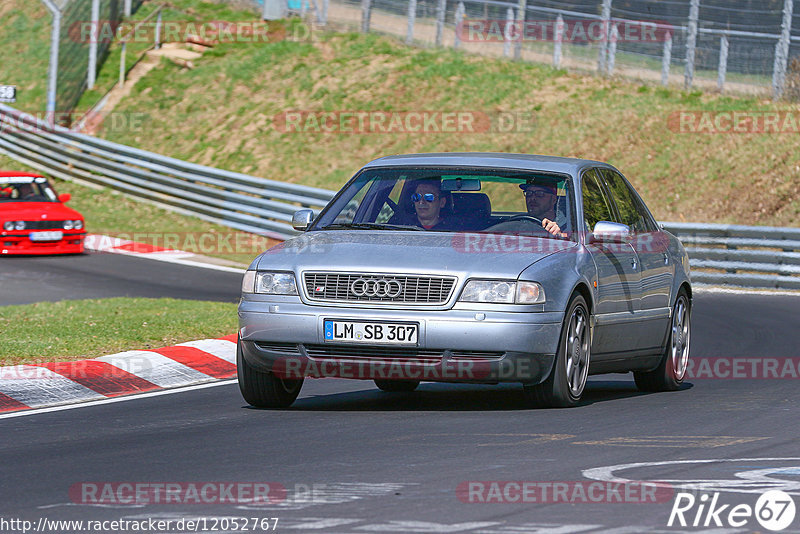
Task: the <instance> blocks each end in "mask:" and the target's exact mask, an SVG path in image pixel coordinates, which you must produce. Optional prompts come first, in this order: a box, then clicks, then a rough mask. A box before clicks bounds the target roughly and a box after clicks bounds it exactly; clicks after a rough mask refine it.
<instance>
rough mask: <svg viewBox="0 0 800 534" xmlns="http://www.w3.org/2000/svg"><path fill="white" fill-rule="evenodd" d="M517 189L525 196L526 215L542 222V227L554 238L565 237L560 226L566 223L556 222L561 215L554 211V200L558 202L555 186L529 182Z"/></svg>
mask: <svg viewBox="0 0 800 534" xmlns="http://www.w3.org/2000/svg"><path fill="white" fill-rule="evenodd" d="M519 188H520V189H522V193H523V194H524V195H525V206H526V208H527V209H528V215H530V216H531V217H535V218H537V219H539V220H540V221H542V227H544V229H545V230H547V231H548V232H550V233H551V234H553V235H554V236H557V237H567V234H566V233H564V232H562V231H561V226H563V225H565V224H566V222H565V221H560V222H561V224H559V222H557V221H559V218H560V217H561V214H560V213H559V212H558V211H557V210H556V200H558V192H557V189H556V185H555V184H554V183H550V182H529V183H525V184H521V185H520V186H519Z"/></svg>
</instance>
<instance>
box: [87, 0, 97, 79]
mask: <svg viewBox="0 0 800 534" xmlns="http://www.w3.org/2000/svg"><path fill="white" fill-rule="evenodd" d="M99 38H100V0H92V32H91V37H90V38H89V39H90V41H89V72H88V74H87V76H86V85H87V86H88V87H89V89H94V82H95V80H96V79H97V40H98V39H99Z"/></svg>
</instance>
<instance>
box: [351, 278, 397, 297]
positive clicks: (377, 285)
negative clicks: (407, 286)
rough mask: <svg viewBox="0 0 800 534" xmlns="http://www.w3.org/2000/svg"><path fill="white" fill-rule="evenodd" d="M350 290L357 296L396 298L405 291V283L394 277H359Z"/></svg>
mask: <svg viewBox="0 0 800 534" xmlns="http://www.w3.org/2000/svg"><path fill="white" fill-rule="evenodd" d="M350 292H351V293H352V294H353V295H355V296H356V297H381V298H385V297H388V298H395V297H398V296H399V295H400V293H402V292H403V284H401V283H400V281H399V280H395V279H394V278H357V279H355V280H353V283H352V284H350Z"/></svg>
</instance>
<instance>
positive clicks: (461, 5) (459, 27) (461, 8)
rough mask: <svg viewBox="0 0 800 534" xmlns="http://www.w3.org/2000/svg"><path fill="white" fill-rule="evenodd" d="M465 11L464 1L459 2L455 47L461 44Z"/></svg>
mask: <svg viewBox="0 0 800 534" xmlns="http://www.w3.org/2000/svg"><path fill="white" fill-rule="evenodd" d="M465 12H466V9H465V8H464V2H459V3H458V7H456V35H455V38H454V41H453V48H455V49H458V47H459V46H461V31H462V30H463V25H464V13H465Z"/></svg>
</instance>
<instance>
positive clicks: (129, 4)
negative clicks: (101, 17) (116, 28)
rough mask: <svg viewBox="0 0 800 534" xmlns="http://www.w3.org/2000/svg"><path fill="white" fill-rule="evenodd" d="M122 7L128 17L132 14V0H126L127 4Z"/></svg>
mask: <svg viewBox="0 0 800 534" xmlns="http://www.w3.org/2000/svg"><path fill="white" fill-rule="evenodd" d="M122 9H123V11H122V12H123V13H124V14H125V16H126V17H130V16H131V0H125V5H124V7H123V8H122Z"/></svg>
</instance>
